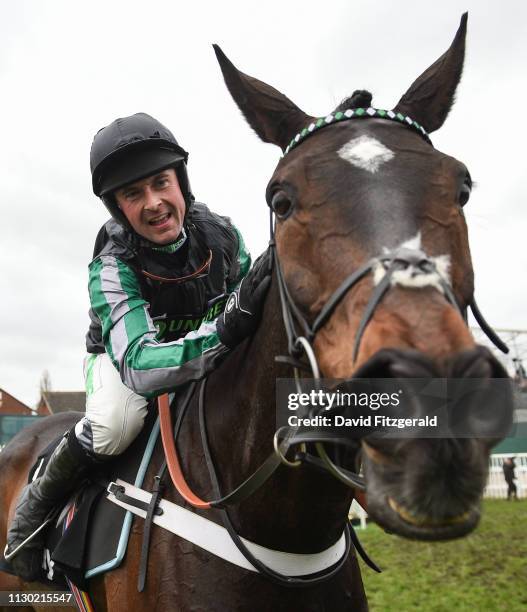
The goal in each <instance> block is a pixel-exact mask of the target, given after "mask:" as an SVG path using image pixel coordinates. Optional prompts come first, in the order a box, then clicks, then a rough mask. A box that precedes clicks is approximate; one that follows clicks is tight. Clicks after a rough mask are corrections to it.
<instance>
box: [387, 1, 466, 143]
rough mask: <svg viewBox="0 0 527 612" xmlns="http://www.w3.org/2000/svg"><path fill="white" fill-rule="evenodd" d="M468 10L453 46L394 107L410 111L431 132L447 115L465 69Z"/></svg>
mask: <svg viewBox="0 0 527 612" xmlns="http://www.w3.org/2000/svg"><path fill="white" fill-rule="evenodd" d="M466 33H467V13H464V14H463V16H462V17H461V23H460V24H459V28H458V31H457V32H456V36H455V38H454V40H453V42H452V44H451V45H450V48H449V49H448V50H447V52H446V53H444V54H443V55H442V56H441V57H440V58H439V59H438V60H437V61H436V62H435V63H434V64H432V65H431V66H430V67H429V68H428V69H427V70H425V72H423V74H422V75H421V76H420V77H419V78H418V79H416V80H415V81H414V82H413V83H412V85H411V86H410V89H408V91H407V92H406V93H405V94H404V96H403V97H402V98H401V99H400V100H399V102H398V104H397V106H396V107H395V108H394V111H398V112H400V113H402V114H403V115H409V116H410V117H411V118H412V119H414V121H417V122H418V123H420V124H421V125H422V126H423V127H424V128H425V130H426V131H427V132H429V133H430V132H433V131H435V130H437V129H439V128H440V127H441V126H442V125H443V123H444V121H445V119H446V118H447V115H448V113H449V112H450V109H451V108H452V104H453V102H454V94H455V92H456V88H457V86H458V83H459V81H460V79H461V73H462V72H463V60H464V58H465V37H466Z"/></svg>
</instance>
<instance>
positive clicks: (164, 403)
mask: <svg viewBox="0 0 527 612" xmlns="http://www.w3.org/2000/svg"><path fill="white" fill-rule="evenodd" d="M368 117H377V118H381V119H386V120H393V121H398V122H400V123H402V124H404V125H406V126H407V127H409V128H411V129H413V130H415V131H417V132H418V133H419V134H420V136H422V137H423V138H424V139H425V140H426V141H427V142H428V143H429V144H431V141H430V139H429V137H428V135H427V134H426V132H425V131H424V129H423V128H422V127H421V126H420V125H419V124H417V123H416V122H415V121H413V120H412V119H410V118H409V117H406V116H404V115H401V114H400V113H395V112H393V111H384V110H382V109H373V108H368V109H349V110H347V111H342V112H338V113H335V114H334V115H328V116H327V117H325V118H321V119H319V120H317V121H316V122H315V123H312V124H311V125H310V126H308V127H307V128H305V129H304V130H303V131H302V132H300V133H299V134H297V136H295V138H294V139H293V140H292V141H291V143H290V145H289V146H288V147H287V148H286V150H285V152H284V157H285V155H287V154H288V153H289V152H290V151H291V149H293V148H294V147H296V146H298V144H299V143H301V142H302V141H303V140H305V139H306V138H307V137H309V136H310V135H311V134H312V133H313V132H315V131H318V130H320V129H322V128H323V127H325V126H328V125H331V124H333V123H336V122H340V121H346V120H350V119H354V118H368ZM269 249H270V252H271V257H270V258H269V265H270V267H271V268H272V267H273V266H274V268H275V270H276V278H277V282H278V288H279V295H280V305H281V310H282V319H283V324H284V328H285V332H286V336H287V344H288V355H282V356H277V357H275V359H276V361H278V362H280V363H284V364H287V365H289V366H291V367H292V368H293V370H294V374H295V381H296V384H297V388H299V389H301V381H302V377H301V374H300V371H301V370H302V371H307V372H308V373H309V374H310V376H311V382H312V383H314V384H315V385H317V384H320V381H321V376H320V369H319V366H318V362H317V359H316V355H315V352H314V350H313V343H314V340H315V337H316V334H317V333H318V332H319V331H320V329H321V328H322V327H323V326H324V324H325V323H327V321H328V320H329V318H330V317H331V315H332V314H333V312H334V310H335V308H337V306H338V305H339V304H340V303H341V302H342V300H343V299H344V297H345V296H346V295H347V294H348V292H349V291H350V290H351V289H353V288H354V287H355V286H357V284H358V283H359V282H360V281H361V280H362V279H364V278H365V277H367V276H368V275H369V274H372V272H373V271H374V269H376V267H378V266H382V268H383V269H384V275H383V277H382V279H381V280H380V282H379V283H378V284H377V285H376V286H375V288H374V290H373V292H372V294H371V296H370V299H369V301H368V303H367V305H366V307H365V309H364V312H363V314H362V318H361V321H360V323H359V326H358V329H357V332H356V336H355V339H354V347H353V357H354V360H355V359H356V357H357V354H358V351H359V347H360V342H361V339H362V337H363V335H364V332H365V330H366V328H367V325H368V323H369V321H370V320H371V318H372V316H373V314H374V312H375V309H376V308H377V306H378V305H379V303H380V302H381V300H382V299H383V297H384V296H385V294H386V293H387V291H389V289H390V287H391V286H392V279H393V277H394V274H396V272H398V271H401V270H407V269H408V268H412V272H413V273H415V274H435V275H436V277H437V283H438V286H439V287H440V289H441V290H442V292H443V294H444V296H445V298H446V299H447V301H448V302H449V303H450V304H452V306H453V307H454V308H456V310H457V311H458V312H459V313H460V314H461V315H462V317H463V319H464V320H465V322H466V321H467V308H468V307H470V309H471V310H472V312H473V314H474V317H475V318H476V320H477V322H478V323H479V325H480V327H481V329H482V330H483V331H484V332H485V334H486V335H487V336H488V338H489V339H490V340H491V341H492V342H493V343H494V344H495V345H496V346H497V347H498V348H499V349H500V350H502V351H503V352H505V353H507V352H508V348H507V346H506V345H505V344H504V343H503V342H502V341H501V340H500V338H499V337H498V336H497V334H496V333H495V332H494V330H493V329H492V328H491V327H490V325H489V324H488V323H487V322H486V321H485V319H484V317H483V316H482V315H481V312H480V311H479V309H478V307H477V305H476V302H475V300H474V297H472V299H471V301H470V303H469V304H467V306H466V307H462V306H460V305H459V304H458V302H457V300H456V297H455V295H454V292H453V289H452V287H451V285H450V284H449V282H447V280H446V279H445V278H443V277H442V275H441V273H440V272H439V270H438V269H437V266H436V264H435V262H434V261H433V259H432V258H431V257H429V256H427V255H426V253H424V252H423V251H421V250H419V249H410V248H406V247H402V248H399V249H396V250H393V251H391V252H387V253H384V254H383V255H382V256H379V257H374V258H372V259H371V260H369V261H368V262H367V263H365V264H364V265H363V266H361V267H360V268H358V269H357V270H355V271H354V272H352V273H350V274H349V275H348V276H347V277H346V278H345V279H344V281H343V282H342V283H341V284H340V285H339V287H337V289H336V290H335V291H334V292H333V293H332V295H331V296H330V297H329V299H328V300H327V302H326V303H325V304H324V306H323V307H322V308H321V310H320V312H319V313H318V315H317V316H316V317H315V319H314V321H313V322H312V323H309V322H308V320H307V319H306V317H305V316H304V315H303V313H302V311H301V310H300V308H299V307H298V305H297V304H296V303H295V301H294V299H293V297H292V296H291V294H290V292H289V290H288V287H287V284H286V282H285V279H284V275H283V271H282V266H281V262H280V259H279V256H278V252H277V249H276V240H275V217H274V212H273V210H272V208H270V240H269ZM303 356H305V358H306V360H307V363H306V362H305V361H302V357H303ZM205 388H206V379H204V380H203V381H202V382H201V384H200V392H199V402H198V405H199V421H200V431H201V438H202V444H203V449H204V454H205V460H206V464H207V467H208V470H209V475H210V477H211V480H212V483H213V490H214V495H215V499H213V500H210V501H204V500H202V499H201V498H199V497H198V496H197V495H195V494H194V493H193V492H192V491H191V489H190V488H189V486H188V485H187V483H186V481H185V478H184V476H183V473H182V470H181V466H180V463H179V459H178V456H177V451H176V441H177V437H178V434H179V431H180V429H181V423H182V421H183V418H184V415H185V412H186V409H187V407H188V405H189V404H190V400H191V397H192V395H193V393H194V389H195V384H193V385H191V387H190V388H189V391H188V393H187V395H186V397H185V399H184V400H183V402H182V406H180V407H179V413H178V419H177V423H176V426H175V428H174V430H173V429H172V421H171V416H170V406H169V400H168V396H167V395H165V396H161V397H160V398H159V412H160V421H161V435H162V439H163V446H164V448H165V454H166V458H167V465H168V470H169V472H170V475H171V477H172V481H173V482H174V485H175V487H176V489H177V490H178V492H179V494H180V495H181V496H182V497H183V498H184V499H185V500H186V501H187V502H188V503H190V504H191V505H193V506H194V507H197V508H201V509H210V508H217V509H219V510H220V512H221V514H222V520H223V522H224V525H225V527H226V528H227V530H228V531H229V534H230V535H231V537H232V539H233V541H234V542H235V544H236V546H238V547H239V548H240V550H241V551H242V553H243V554H244V555H245V556H246V558H247V559H249V561H250V562H251V563H252V564H253V565H254V566H255V567H256V568H257V569H258V570H259V571H260V572H261V573H263V574H265V575H266V576H267V577H268V578H270V579H271V580H272V581H274V582H277V583H278V584H281V585H284V586H293V587H295V586H312V585H313V584H317V583H319V582H322V581H324V580H327V579H328V578H330V577H332V576H334V575H335V573H336V572H338V571H339V570H340V568H341V567H342V564H343V563H344V561H345V559H346V557H347V552H349V550H350V546H351V542H353V544H354V545H355V547H356V549H357V550H358V552H359V553H360V554H361V556H362V557H363V559H364V560H365V561H366V563H367V564H368V565H370V566H371V567H373V568H374V569H377V570H378V568H377V566H376V565H375V564H374V563H373V562H372V561H371V560H370V559H369V558H368V556H367V555H366V553H365V552H364V551H363V549H362V547H361V546H360V543H359V542H358V539H357V538H356V536H355V535H354V532H353V530H352V529H351V530H350V529H349V527H348V526H347V527H346V530H345V536H346V554H345V555H344V557H343V558H342V559H341V560H340V561H339V563H338V564H337V565H336V566H334V567H333V568H330V569H329V570H328V571H326V572H324V573H323V575H320V576H317V577H315V578H300V579H299V578H291V577H288V576H282V575H280V574H278V575H277V574H276V572H273V571H272V570H269V568H266V567H265V566H264V565H263V564H262V563H260V562H259V561H258V560H257V559H255V558H254V556H253V555H252V554H251V553H250V551H248V550H247V549H246V548H244V547H243V543H242V542H241V540H240V538H239V536H238V534H237V533H236V531H235V529H234V526H233V525H232V522H231V521H230V518H229V516H228V513H227V510H226V508H227V507H228V506H231V505H236V504H239V503H240V502H241V501H243V500H244V499H246V498H247V497H249V496H250V495H252V494H253V493H254V492H255V491H256V490H257V489H259V488H260V487H261V486H262V485H263V484H264V483H265V482H266V481H267V480H268V479H269V478H270V476H271V475H272V474H273V473H274V472H275V471H276V469H277V468H278V467H279V466H280V465H281V464H283V465H286V466H288V467H299V466H300V465H302V464H304V463H305V464H307V465H311V466H314V467H316V468H318V469H322V470H325V471H328V472H329V473H330V474H332V475H333V476H335V477H336V478H337V479H338V480H340V481H341V482H343V483H345V484H346V485H348V486H349V487H352V488H355V489H358V490H365V482H364V479H363V477H362V476H361V475H360V474H359V473H358V472H353V471H350V470H347V469H345V468H343V467H341V466H339V465H337V464H336V463H334V462H333V461H332V459H331V458H330V457H329V456H328V454H327V452H326V450H325V447H324V444H325V443H332V444H343V445H345V446H351V447H352V448H353V449H354V450H357V442H356V441H351V440H348V439H345V438H342V439H340V438H339V439H335V437H334V435H333V434H332V433H331V432H325V431H318V432H315V431H299V428H298V427H296V428H293V427H288V426H286V427H281V428H280V429H278V430H277V431H276V433H275V436H274V452H273V453H271V455H270V456H269V457H268V458H267V459H266V460H265V461H264V462H263V463H262V464H261V465H260V467H259V468H258V469H257V470H256V471H255V472H254V473H253V474H252V475H251V476H249V477H248V478H247V479H246V480H245V481H244V482H243V483H241V484H240V485H239V486H238V487H236V488H235V489H234V490H233V491H231V492H230V493H229V494H227V495H225V494H224V495H222V494H221V493H220V488H219V482H218V477H217V474H216V469H215V466H214V462H213V460H212V456H211V453H210V447H209V443H208V439H207V433H206V422H205V399H204V398H205ZM307 444H314V445H315V448H316V451H317V454H318V457H317V456H314V455H313V454H311V453H310V452H308V450H307V447H306V445H307ZM292 447H295V448H296V447H298V448H299V449H300V450H295V454H294V457H293V458H292V460H291V459H288V458H287V457H286V453H287V451H288V449H290V448H292Z"/></svg>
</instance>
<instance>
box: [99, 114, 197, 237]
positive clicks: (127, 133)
mask: <svg viewBox="0 0 527 612" xmlns="http://www.w3.org/2000/svg"><path fill="white" fill-rule="evenodd" d="M187 159H188V153H187V152H186V151H185V150H184V149H183V148H182V147H180V146H179V144H178V142H177V140H176V139H175V138H174V135H173V134H172V132H171V131H170V130H168V129H167V128H166V127H165V126H164V125H163V124H162V123H160V122H159V121H157V119H154V118H153V117H151V116H150V115H147V114H146V113H136V114H135V115H131V116H130V117H122V118H119V119H116V120H115V121H113V122H112V123H110V125H107V126H106V127H104V128H102V129H101V130H99V131H98V132H97V134H96V135H95V138H94V139H93V143H92V146H91V151H90V169H91V174H92V186H93V193H95V195H96V196H98V197H100V198H101V199H102V201H103V202H104V204H105V206H106V208H107V209H108V210H109V212H110V214H111V215H112V217H113V218H114V219H116V221H118V222H119V223H121V224H122V225H124V226H125V227H127V228H128V229H132V228H131V227H130V224H129V223H128V221H127V220H126V217H125V216H124V215H123V213H122V212H121V210H120V208H119V207H118V206H117V202H116V201H115V197H114V195H113V193H114V192H115V190H116V189H120V188H121V187H124V186H125V185H128V184H129V183H133V182H135V181H139V180H141V179H143V178H145V177H147V176H151V175H152V174H155V173H156V172H160V171H161V170H164V169H165V168H172V167H173V168H175V170H176V174H177V177H178V181H179V186H180V188H181V193H182V194H183V197H184V198H185V204H186V214H188V213H189V210H190V207H191V205H192V202H193V201H194V196H193V195H192V192H191V190H190V183H189V180H188V176H187V166H186V164H187Z"/></svg>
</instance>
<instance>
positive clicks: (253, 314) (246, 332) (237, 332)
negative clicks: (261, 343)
mask: <svg viewBox="0 0 527 612" xmlns="http://www.w3.org/2000/svg"><path fill="white" fill-rule="evenodd" d="M271 272H272V256H271V252H270V250H269V249H267V251H265V253H263V254H262V255H260V257H258V259H257V260H256V261H255V262H254V265H253V267H252V268H251V269H250V270H249V272H248V273H247V276H245V278H243V280H242V281H241V283H240V284H239V285H238V287H237V289H236V290H235V291H233V292H232V293H231V294H230V296H229V299H228V300H227V304H226V305H225V310H224V311H223V313H222V314H221V315H220V316H219V317H218V322H217V327H216V329H217V332H218V336H219V338H220V340H221V342H222V343H223V344H225V346H228V347H229V348H234V347H235V346H236V345H237V344H239V343H240V342H241V341H242V340H244V339H245V338H247V337H248V336H252V335H253V334H254V332H255V331H256V329H257V328H258V324H259V323H260V318H261V316H262V308H263V304H264V300H265V296H266V294H267V291H268V289H269V285H270V284H271Z"/></svg>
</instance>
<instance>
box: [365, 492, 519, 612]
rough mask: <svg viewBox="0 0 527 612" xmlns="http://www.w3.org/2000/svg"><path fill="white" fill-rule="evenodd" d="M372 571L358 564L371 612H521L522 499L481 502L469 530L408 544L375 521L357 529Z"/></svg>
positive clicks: (407, 541) (408, 542)
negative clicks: (373, 567)
mask: <svg viewBox="0 0 527 612" xmlns="http://www.w3.org/2000/svg"><path fill="white" fill-rule="evenodd" d="M358 535H359V538H360V540H361V542H362V544H363V546H364V548H365V549H366V551H367V553H368V554H369V555H370V556H371V557H372V559H373V560H374V561H375V562H376V563H377V564H378V565H379V566H380V567H381V568H382V570H383V573H382V574H376V573H375V572H373V571H372V570H370V569H369V568H368V567H367V566H365V565H364V564H363V563H362V562H361V569H362V576H363V580H364V586H365V588H366V593H367V595H368V600H369V603H370V609H371V610H372V612H391V611H392V610H398V611H399V610H400V611H403V612H407V611H412V610H419V611H421V610H423V611H425V612H447V611H451V610H454V611H455V612H466V611H470V612H483V611H494V610H504V611H507V612H516V611H518V612H519V611H520V610H521V611H522V612H525V611H526V610H527V500H525V499H524V500H522V501H519V502H507V501H505V500H485V502H484V507H483V518H482V520H481V523H480V525H479V527H478V528H477V529H476V531H475V532H473V533H472V534H470V535H469V536H467V537H465V538H462V539H460V540H454V541H451V542H435V543H428V542H414V541H410V540H404V539H402V538H399V537H397V536H393V535H387V534H386V533H384V531H383V530H382V529H380V528H379V527H378V526H377V525H372V524H369V525H368V527H367V529H366V530H364V531H361V530H358Z"/></svg>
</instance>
